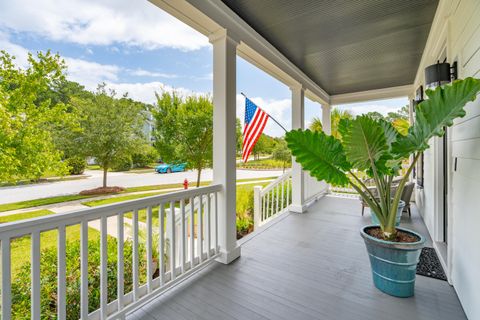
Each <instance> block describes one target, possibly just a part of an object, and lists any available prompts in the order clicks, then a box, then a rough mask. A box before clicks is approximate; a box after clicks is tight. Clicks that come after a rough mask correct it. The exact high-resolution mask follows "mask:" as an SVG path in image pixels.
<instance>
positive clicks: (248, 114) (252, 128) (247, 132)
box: [242, 98, 268, 162]
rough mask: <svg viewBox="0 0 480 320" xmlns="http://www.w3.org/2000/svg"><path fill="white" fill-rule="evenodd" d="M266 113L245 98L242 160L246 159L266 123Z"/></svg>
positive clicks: (245, 160)
mask: <svg viewBox="0 0 480 320" xmlns="http://www.w3.org/2000/svg"><path fill="white" fill-rule="evenodd" d="M267 120H268V114H267V113H266V112H265V111H263V110H262V109H260V108H259V107H257V106H256V105H255V104H254V103H253V102H252V101H250V99H248V98H245V123H244V125H243V147H242V160H243V162H247V161H248V156H249V155H250V153H251V152H252V150H253V147H254V146H255V143H257V140H258V138H260V135H261V134H262V132H263V129H264V128H265V125H266V124H267Z"/></svg>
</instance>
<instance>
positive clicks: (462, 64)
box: [412, 0, 480, 319]
mask: <svg viewBox="0 0 480 320" xmlns="http://www.w3.org/2000/svg"><path fill="white" fill-rule="evenodd" d="M445 52H446V56H447V58H448V62H450V63H451V62H453V61H458V66H459V69H458V76H459V78H466V77H469V76H472V77H476V78H480V0H441V2H440V4H439V9H438V12H437V14H436V17H435V21H434V24H433V26H432V30H431V32H430V37H429V40H428V42H427V47H426V48H425V51H424V53H423V58H422V63H421V65H420V67H419V70H418V73H417V77H416V81H415V88H417V87H418V86H419V85H421V84H423V82H424V69H425V67H426V66H428V65H430V64H433V63H435V62H436V60H437V58H439V57H441V56H442V54H444V53H445ZM412 94H413V93H412ZM466 111H467V115H466V116H465V117H464V118H462V119H458V120H457V121H455V124H454V126H453V127H452V128H451V129H449V145H450V148H449V162H450V164H451V165H450V168H449V177H448V179H449V182H450V183H449V191H448V193H449V196H448V197H449V198H448V202H449V228H448V229H449V230H448V239H449V241H448V251H447V252H448V255H447V256H448V258H447V261H446V265H447V267H448V273H449V276H450V282H451V283H452V284H453V286H454V288H455V290H456V292H457V294H458V297H459V299H460V301H461V303H462V306H463V308H464V310H465V313H466V314H467V316H468V317H469V319H480V277H479V276H478V271H479V270H480V237H479V228H480V98H479V99H477V101H475V102H474V103H470V104H468V105H467V107H466ZM441 148H442V145H441V141H440V139H432V141H431V149H430V150H428V151H427V152H426V153H425V171H424V177H425V181H424V189H417V190H416V194H415V196H416V201H417V204H418V207H419V210H420V212H421V214H422V216H423V217H424V220H425V223H426V225H427V228H428V230H429V232H430V234H431V236H432V238H433V239H434V240H437V241H439V240H441V239H442V235H441V232H442V231H441V226H440V225H441V224H440V223H439V221H441V220H440V219H439V217H438V216H439V215H440V214H441V212H442V202H441V200H442V189H441V188H442V186H441V182H442V179H441V177H442V169H441V168H442V158H441V152H439V150H441ZM455 158H456V159H457V168H456V170H455V169H454V166H453V164H454V162H455Z"/></svg>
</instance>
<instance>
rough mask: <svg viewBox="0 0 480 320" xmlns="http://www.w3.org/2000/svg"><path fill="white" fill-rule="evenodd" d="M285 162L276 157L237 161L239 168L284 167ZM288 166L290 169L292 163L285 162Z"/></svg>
mask: <svg viewBox="0 0 480 320" xmlns="http://www.w3.org/2000/svg"><path fill="white" fill-rule="evenodd" d="M283 166H284V163H283V161H280V160H275V159H271V158H269V159H260V160H251V161H248V162H247V163H243V162H241V163H237V168H244V169H283ZM285 166H286V168H285V169H288V168H290V166H291V163H285Z"/></svg>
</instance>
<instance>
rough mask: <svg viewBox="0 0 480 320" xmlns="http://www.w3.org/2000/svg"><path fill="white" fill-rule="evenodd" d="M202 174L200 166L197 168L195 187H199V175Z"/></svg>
mask: <svg viewBox="0 0 480 320" xmlns="http://www.w3.org/2000/svg"><path fill="white" fill-rule="evenodd" d="M201 175H202V168H198V169H197V188H198V187H200V176H201Z"/></svg>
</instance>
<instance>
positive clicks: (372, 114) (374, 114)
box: [365, 111, 385, 120]
mask: <svg viewBox="0 0 480 320" xmlns="http://www.w3.org/2000/svg"><path fill="white" fill-rule="evenodd" d="M365 115H366V116H368V117H370V118H372V119H374V120H383V119H385V117H384V116H383V114H381V113H380V112H378V111H370V112H367V113H366V114H365Z"/></svg>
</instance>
